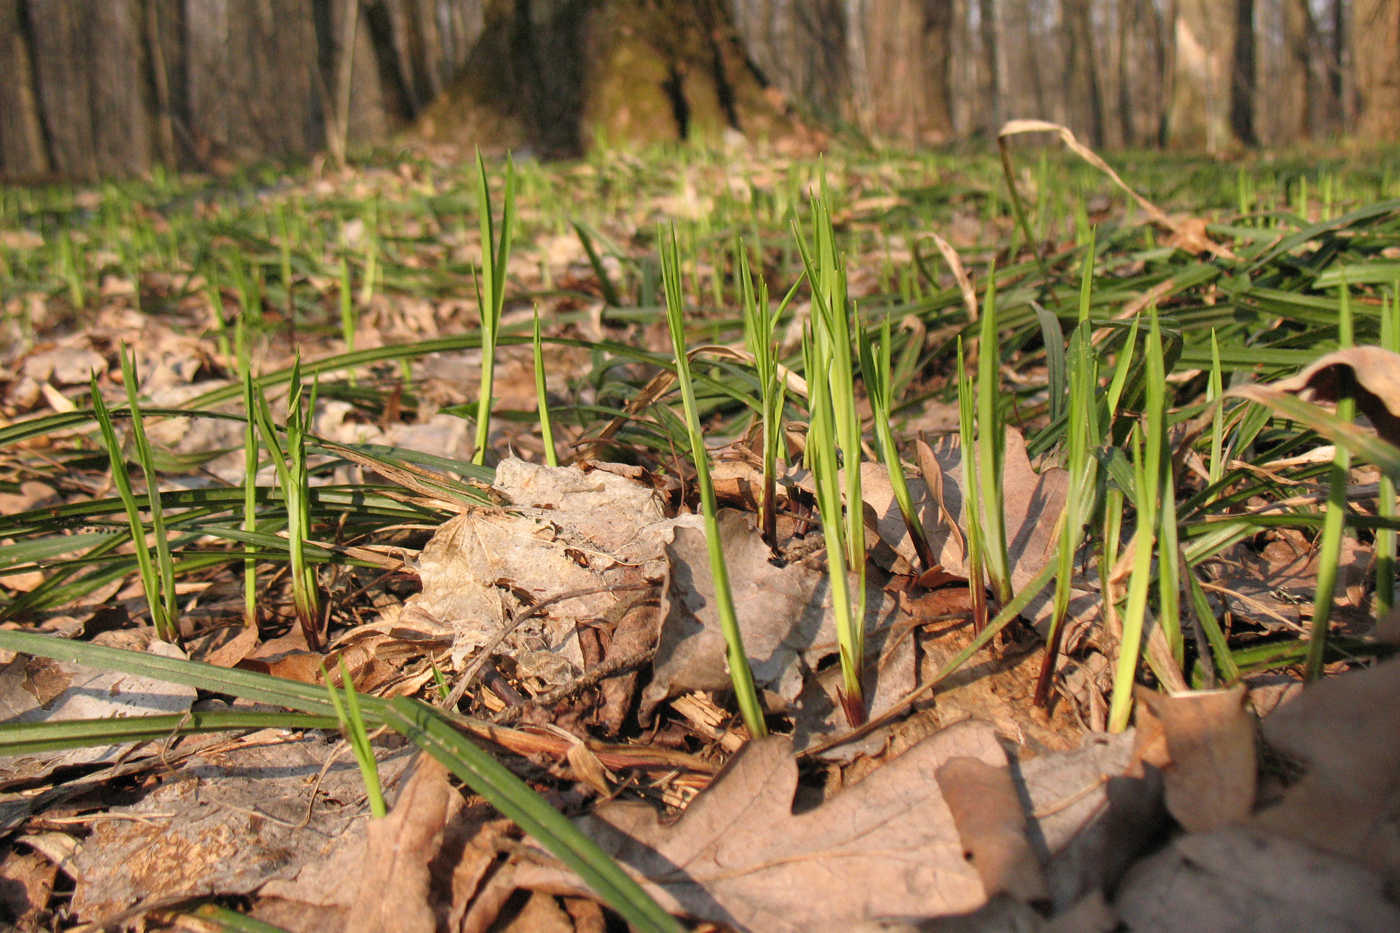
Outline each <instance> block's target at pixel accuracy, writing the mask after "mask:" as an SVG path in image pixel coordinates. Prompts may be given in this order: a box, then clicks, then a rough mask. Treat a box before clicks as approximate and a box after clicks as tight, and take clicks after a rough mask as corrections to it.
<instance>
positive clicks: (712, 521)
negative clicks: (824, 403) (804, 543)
mask: <svg viewBox="0 0 1400 933" xmlns="http://www.w3.org/2000/svg"><path fill="white" fill-rule="evenodd" d="M659 239H660V240H661V276H662V285H663V288H664V290H665V292H666V324H667V326H668V328H669V329H670V332H671V347H672V349H673V351H674V352H675V359H676V382H677V383H678V385H679V387H680V391H681V403H682V405H683V406H684V407H685V425H686V430H687V433H688V435H689V440H690V454H691V458H692V459H693V460H694V462H695V484H696V486H697V487H699V490H700V507H701V511H702V513H703V514H704V521H705V543H706V544H707V545H708V547H709V551H710V575H711V577H712V578H713V580H714V590H715V613H716V615H718V616H719V623H720V629H721V631H722V632H723V633H724V643H725V649H726V658H727V660H728V663H729V679H730V681H731V683H733V685H734V696H735V699H736V700H737V702H738V704H739V713H740V715H741V716H742V717H743V719H744V725H745V726H746V727H748V730H749V735H751V736H753V737H754V738H761V737H763V736H765V735H767V734H768V726H767V725H766V724H765V723H764V721H763V707H762V705H761V703H760V702H759V698H758V688H757V687H756V686H755V684H754V679H753V669H752V668H751V667H749V656H748V654H747V653H746V652H745V651H744V635H743V632H742V630H741V629H740V628H739V618H738V615H737V613H736V612H735V609H734V594H733V592H732V591H731V590H730V586H729V567H728V564H727V563H726V562H725V559H724V545H723V542H722V541H721V540H720V534H719V514H718V512H719V507H718V505H717V504H716V502H715V486H714V482H713V481H712V480H711V479H710V460H709V453H708V452H707V451H706V450H705V438H704V436H703V435H702V434H701V433H700V414H699V409H698V408H697V406H696V403H695V387H694V384H693V383H692V381H691V378H690V357H689V355H688V354H687V352H686V346H685V299H684V297H683V296H684V294H685V293H684V291H683V286H682V281H681V255H680V246H679V245H678V244H677V242H676V231H675V229H674V228H672V229H671V230H670V231H669V235H667V234H665V233H663V234H662V235H661V236H660V237H659Z"/></svg>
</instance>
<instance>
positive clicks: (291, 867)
mask: <svg viewBox="0 0 1400 933" xmlns="http://www.w3.org/2000/svg"><path fill="white" fill-rule="evenodd" d="M338 748H339V749H341V750H343V748H344V746H343V745H341V744H340V743H335V744H330V743H327V742H325V741H324V740H323V739H322V738H321V737H319V736H314V735H310V734H307V735H305V736H303V737H302V738H300V739H288V738H287V737H286V735H285V734H284V733H282V732H281V730H267V731H266V732H263V733H255V734H254V735H252V736H249V737H247V738H246V739H244V740H242V741H240V742H238V743H228V744H226V745H223V746H219V747H216V748H213V749H210V750H209V751H206V752H202V753H200V754H199V755H198V756H196V757H195V758H193V759H190V760H189V761H187V762H186V763H185V764H184V766H183V767H181V769H180V770H179V771H177V772H175V773H174V774H173V775H171V776H170V777H169V778H168V779H167V780H165V781H164V782H162V783H161V784H160V785H159V786H157V787H156V788H155V789H154V790H152V791H151V792H150V793H148V794H146V795H145V796H144V797H143V798H142V799H141V800H139V801H138V802H136V803H134V804H131V805H130V806H121V807H112V808H110V809H109V810H108V813H109V814H111V818H110V819H107V820H103V821H101V822H98V823H96V824H94V825H93V827H92V831H91V833H90V835H89V836H88V838H87V839H86V840H84V842H83V845H82V848H81V849H79V851H78V853H77V855H76V856H75V857H74V859H73V860H72V862H71V863H70V865H69V868H70V873H71V874H73V875H74V876H75V878H76V879H77V882H76V885H75V888H74V891H73V909H74V911H75V913H76V914H77V916H79V917H82V918H86V919H95V918H98V917H105V916H108V915H111V914H114V913H117V912H119V911H122V910H125V909H126V908H128V907H130V906H131V905H132V904H135V903H137V902H139V901H144V900H147V899H149V898H152V897H168V896H173V895H191V896H193V895H210V894H247V893H251V892H253V891H255V890H257V889H258V888H260V887H261V886H262V885H264V884H266V883H267V882H269V881H271V880H273V879H278V878H282V879H290V878H293V877H295V876H296V875H297V874H298V872H299V871H300V870H301V868H302V867H303V866H305V865H307V864H309V863H311V862H313V861H317V860H320V859H323V858H325V857H327V856H328V855H329V854H330V853H331V852H332V851H333V850H334V849H335V848H336V847H338V846H339V845H341V837H342V836H343V835H344V834H345V833H346V832H347V831H348V830H349V829H350V828H351V827H352V826H353V825H354V824H355V822H356V821H358V820H364V819H366V818H367V815H366V811H365V808H364V806H363V804H362V803H361V801H362V800H363V797H364V783H363V779H362V778H361V776H360V770H359V768H358V767H357V766H356V765H355V763H354V759H353V757H352V756H350V755H339V754H338V752H337V749H338ZM332 755H337V758H336V760H335V761H334V762H332V763H330V764H329V766H327V759H328V758H330V757H331V756H332ZM407 762H408V754H407V753H406V752H398V753H394V754H393V755H391V756H388V757H387V758H383V759H381V761H380V765H379V767H380V777H381V780H383V781H384V783H385V784H386V786H391V785H392V783H393V781H394V779H395V778H396V777H397V775H398V774H399V773H400V772H401V770H402V768H403V767H404V766H405V765H406V764H407ZM323 769H325V774H324V776H322V777H320V779H319V783H318V775H321V773H322V770H323ZM313 793H314V795H315V796H314V799H313V797H312V795H313Z"/></svg>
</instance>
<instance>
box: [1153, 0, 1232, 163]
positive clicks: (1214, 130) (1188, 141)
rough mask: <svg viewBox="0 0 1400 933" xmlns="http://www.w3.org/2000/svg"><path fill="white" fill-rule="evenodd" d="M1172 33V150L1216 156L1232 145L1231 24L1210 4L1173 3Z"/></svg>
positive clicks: (1203, 1)
mask: <svg viewBox="0 0 1400 933" xmlns="http://www.w3.org/2000/svg"><path fill="white" fill-rule="evenodd" d="M1176 6H1177V9H1176V22H1175V24H1174V30H1173V37H1174V41H1173V54H1172V73H1171V78H1172V92H1171V106H1170V110H1169V112H1168V131H1167V132H1168V141H1169V142H1170V143H1171V145H1174V146H1182V147H1189V148H1203V149H1205V150H1206V151H1207V152H1218V151H1219V150H1221V149H1224V148H1226V147H1227V146H1229V145H1230V143H1231V142H1232V141H1233V140H1234V134H1233V133H1232V132H1231V129H1230V83H1231V81H1230V76H1231V71H1232V68H1231V59H1232V57H1233V55H1232V53H1233V51H1234V46H1235V35H1234V33H1235V29H1234V23H1233V22H1228V23H1222V22H1221V21H1220V20H1219V19H1217V18H1216V17H1215V16H1213V15H1212V14H1213V13H1214V12H1215V8H1214V4H1213V3H1211V2H1210V0H1177V5H1176Z"/></svg>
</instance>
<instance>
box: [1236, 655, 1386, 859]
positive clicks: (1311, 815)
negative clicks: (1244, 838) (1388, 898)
mask: <svg viewBox="0 0 1400 933" xmlns="http://www.w3.org/2000/svg"><path fill="white" fill-rule="evenodd" d="M1397 705H1400V661H1388V662H1386V663H1384V664H1381V665H1379V666H1378V667H1375V668H1373V669H1371V670H1367V671H1357V672H1353V673H1350V674H1344V675H1342V676H1340V677H1335V678H1330V679H1327V680H1323V681H1320V682H1318V683H1315V684H1312V685H1311V686H1309V687H1308V688H1307V689H1306V690H1304V691H1303V694H1302V695H1301V696H1299V697H1298V698H1297V699H1295V700H1293V701H1292V702H1289V703H1287V704H1285V705H1284V706H1283V707H1282V708H1281V709H1280V710H1278V712H1276V713H1274V714H1273V715H1272V716H1270V717H1268V718H1267V719H1265V720H1264V724H1263V729H1264V740H1265V741H1266V742H1267V743H1268V744H1269V745H1270V746H1271V747H1273V748H1274V749H1276V750H1277V751H1279V752H1282V753H1283V754H1284V755H1286V756H1288V757H1290V758H1293V759H1295V760H1299V761H1301V762H1303V763H1304V764H1305V765H1306V767H1307V772H1306V773H1305V774H1304V775H1303V777H1302V779H1301V780H1299V781H1298V783H1296V784H1294V785H1293V786H1292V787H1291V788H1289V790H1288V792H1287V794H1286V795H1285V797H1284V799H1283V802H1282V803H1280V804H1279V805H1278V806H1275V807H1273V808H1271V809H1269V810H1265V811H1264V812H1262V813H1260V814H1259V816H1258V817H1256V820H1257V822H1258V823H1259V825H1261V826H1265V827H1267V828H1269V829H1270V830H1272V831H1274V832H1278V833H1282V834H1286V835H1289V836H1292V837H1294V838H1297V839H1301V840H1303V841H1305V842H1308V843H1310V844H1312V845H1314V846H1317V847H1318V848H1321V849H1325V850H1327V851H1329V852H1335V853H1337V854H1339V855H1343V856H1346V857H1349V858H1354V859H1356V860H1358V861H1360V862H1362V863H1363V864H1366V865H1369V866H1370V867H1371V868H1372V869H1374V870H1375V871H1377V872H1378V873H1380V874H1381V876H1382V877H1384V878H1385V879H1386V881H1387V882H1388V883H1389V884H1391V885H1400V833H1397V831H1396V823H1395V817H1394V814H1395V813H1396V812H1397V810H1400V717H1397V716H1396V714H1395V710H1396V707H1397Z"/></svg>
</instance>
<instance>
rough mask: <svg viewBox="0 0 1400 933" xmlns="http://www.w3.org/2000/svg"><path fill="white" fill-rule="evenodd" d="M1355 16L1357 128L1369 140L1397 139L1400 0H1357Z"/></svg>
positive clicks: (1399, 128) (1399, 130)
mask: <svg viewBox="0 0 1400 933" xmlns="http://www.w3.org/2000/svg"><path fill="white" fill-rule="evenodd" d="M1354 17H1355V18H1354V20H1353V23H1354V26H1353V36H1354V39H1353V48H1354V50H1355V54H1354V56H1353V61H1355V63H1356V90H1357V94H1358V96H1359V97H1360V99H1361V108H1360V115H1359V116H1360V121H1359V126H1358V131H1359V132H1360V134H1361V135H1362V136H1363V137H1365V138H1367V139H1368V140H1371V141H1376V140H1382V139H1387V140H1393V139H1400V67H1397V66H1396V50H1397V49H1400V0H1356V6H1355V14H1354Z"/></svg>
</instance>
